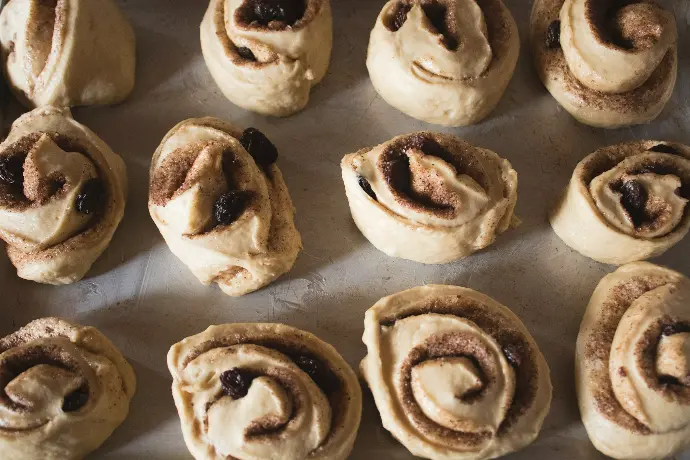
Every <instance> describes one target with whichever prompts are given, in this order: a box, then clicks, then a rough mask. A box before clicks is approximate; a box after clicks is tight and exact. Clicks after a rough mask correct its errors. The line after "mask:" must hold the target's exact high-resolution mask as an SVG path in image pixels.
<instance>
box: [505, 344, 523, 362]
mask: <svg viewBox="0 0 690 460" xmlns="http://www.w3.org/2000/svg"><path fill="white" fill-rule="evenodd" d="M503 354H504V355H505V357H506V359H507V360H508V363H510V365H511V366H513V367H514V368H518V367H520V364H522V356H520V352H519V350H518V347H516V346H515V345H506V346H505V347H503Z"/></svg>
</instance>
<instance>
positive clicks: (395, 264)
mask: <svg viewBox="0 0 690 460" xmlns="http://www.w3.org/2000/svg"><path fill="white" fill-rule="evenodd" d="M120 3H121V5H122V8H123V9H124V11H125V12H126V13H127V14H128V15H129V17H130V18H131V20H132V22H133V24H134V27H135V29H136V33H137V52H138V69H137V83H136V89H135V92H134V94H133V95H132V96H131V97H130V98H129V99H128V101H127V102H126V103H124V104H121V105H118V106H116V107H109V108H86V109H77V110H74V115H75V117H76V119H77V120H79V121H80V122H82V123H85V124H86V125H88V126H89V127H90V128H92V129H93V130H94V131H95V132H96V133H98V134H99V135H100V136H102V137H103V139H105V141H106V142H108V143H109V144H110V146H111V147H112V148H113V149H114V150H115V151H117V152H119V153H120V154H121V155H122V156H123V157H124V159H125V162H126V163H127V167H128V175H129V180H130V196H129V201H128V204H127V210H126V215H125V218H124V220H123V222H122V225H121V226H120V229H119V230H118V232H117V234H116V236H115V238H114V240H113V242H112V244H111V245H110V248H109V249H108V250H107V251H106V253H105V254H104V256H103V257H102V258H101V259H100V260H99V261H98V262H97V263H96V265H95V266H94V268H93V270H92V271H91V273H90V274H89V276H88V278H87V279H85V280H83V281H82V282H80V283H77V284H75V285H72V286H65V287H52V286H42V285H39V284H34V283H30V282H27V281H23V280H19V279H18V278H17V277H16V276H15V271H14V269H13V267H12V266H11V265H10V264H9V262H8V261H7V259H6V257H4V255H3V256H2V257H0V289H1V292H2V300H1V301H0V302H1V304H2V307H1V308H0V335H5V334H6V333H9V332H11V331H13V330H15V329H16V328H18V327H20V326H22V325H24V324H25V323H27V322H28V321H30V320H31V319H34V318H37V317H42V316H47V315H60V316H64V317H66V318H69V319H72V320H74V321H77V322H79V323H83V324H87V325H93V326H96V327H97V328H99V329H100V330H101V331H103V332H104V333H105V334H106V335H107V336H108V337H110V338H111V339H112V340H113V341H114V342H115V343H116V344H117V345H118V346H119V348H120V349H121V350H122V352H123V353H124V355H125V356H126V357H127V358H128V359H129V360H130V362H131V363H132V364H133V366H134V369H135V370H136V372H137V376H138V379H139V385H138V391H137V395H136V397H135V398H134V400H133V403H132V407H131V413H130V416H129V418H128V419H127V420H126V421H125V423H124V424H123V425H122V426H121V427H120V428H119V429H118V430H117V431H116V432H115V434H114V435H113V437H112V438H111V439H110V440H109V441H108V442H107V443H106V444H105V445H104V446H103V447H102V448H101V449H100V450H99V451H97V452H96V453H94V454H93V455H92V456H91V457H90V458H94V459H104V460H125V459H128V460H129V459H151V460H163V459H165V460H183V459H184V460H187V459H191V458H192V457H191V456H190V455H189V454H188V453H187V449H186V448H185V446H184V442H183V440H182V434H181V431H180V428H179V422H178V418H177V413H176V411H175V408H174V405H173V400H172V397H171V394H170V384H171V378H170V376H169V373H168V370H167V368H166V362H165V356H166V353H167V351H168V348H169V347H170V345H172V344H173V343H174V342H176V341H178V340H180V339H182V338H184V337H186V336H188V335H191V334H195V333H197V332H200V331H202V330H203V329H205V328H206V327H207V326H208V325H210V324H216V323H225V322H238V321H273V322H283V323H287V324H290V325H293V326H296V327H300V328H303V329H306V330H308V331H311V332H314V333H315V334H317V335H318V336H319V337H321V338H322V339H324V340H326V341H328V342H330V343H332V344H333V345H334V346H335V347H336V348H337V349H338V350H339V351H340V352H341V353H342V354H343V355H344V356H345V358H346V359H347V360H348V361H349V362H350V364H352V366H357V365H358V362H359V360H360V359H361V358H362V357H363V356H364V354H365V348H364V346H363V345H362V343H361V335H362V332H363V317H364V316H363V315H364V311H365V310H366V309H367V308H369V307H370V306H371V305H372V304H373V303H374V302H375V301H376V300H378V299H379V298H381V297H382V296H385V295H388V294H392V293H394V292H397V291H400V290H403V289H407V288H411V287H414V286H417V285H421V284H425V283H447V284H457V285H461V286H467V287H470V288H473V289H476V290H479V291H482V292H484V293H486V294H488V295H490V296H492V297H494V298H495V299H497V300H498V301H500V302H501V303H503V304H504V305H507V306H508V307H510V308H511V309H512V310H513V311H514V312H515V313H516V314H517V315H518V316H520V317H521V318H522V320H523V321H524V322H525V324H526V325H527V327H528V328H529V330H530V331H531V332H532V334H533V335H534V337H535V338H536V340H537V342H538V343H539V345H540V347H541V349H542V351H543V352H544V354H545V355H546V358H547V360H548V362H549V365H550V367H551V372H552V374H551V375H552V380H553V385H554V400H553V403H552V406H551V412H550V414H549V416H548V418H547V419H546V423H545V426H544V429H543V431H542V433H541V436H540V437H539V439H538V440H537V441H536V442H535V443H534V444H532V445H531V446H530V447H529V448H527V449H525V450H523V451H521V452H519V453H516V454H514V455H512V456H510V457H509V458H511V459H530V460H533V459H553V458H559V459H598V458H604V457H603V456H602V455H600V454H598V453H597V452H596V450H595V449H594V448H593V447H592V445H591V444H590V442H589V441H588V439H587V436H586V434H585V431H584V428H583V426H582V424H581V422H580V419H579V414H578V409H577V404H576V399H575V387H574V382H573V380H574V377H573V363H574V357H573V353H574V345H575V339H576V337H577V332H578V328H579V324H580V320H581V316H582V314H583V312H584V309H585V307H586V304H587V301H588V299H589V296H590V295H591V293H592V290H593V289H594V287H595V286H596V284H597V282H598V281H599V280H600V279H601V277H602V276H603V275H605V274H606V273H608V272H610V271H612V270H613V267H611V266H607V265H603V264H599V263H596V262H594V261H591V260H589V259H586V258H584V257H582V256H580V255H578V254H577V253H575V252H574V251H572V250H570V249H569V248H568V247H567V246H565V245H564V244H563V243H562V242H561V241H560V240H559V239H558V238H557V237H556V235H555V234H554V233H553V232H552V231H551V229H550V227H549V225H548V222H547V220H546V213H547V210H548V208H549V207H550V206H551V205H552V204H553V202H554V200H555V199H556V196H557V194H558V193H559V192H560V190H561V189H562V187H564V186H565V184H566V183H567V181H568V179H569V177H570V175H571V173H572V170H573V168H574V167H575V165H576V164H577V162H578V161H579V160H580V159H581V158H582V157H584V156H585V155H586V154H588V153H590V152H591V151H592V150H594V149H596V148H597V147H600V146H604V145H608V144H613V143H616V142H622V141H626V140H632V139H639V138H655V139H664V140H675V141H680V142H684V143H686V144H690V132H688V130H687V125H688V122H689V121H690V104H689V101H690V84H689V79H688V75H690V46H688V43H689V40H690V30H689V29H690V27H689V23H690V6H689V2H688V1H687V0H674V1H669V2H667V4H668V5H669V6H670V7H672V8H673V9H674V10H675V13H676V17H677V20H678V27H679V32H680V42H681V45H680V46H679V48H680V49H679V53H680V76H679V79H678V85H677V87H676V90H675V93H674V96H673V99H672V101H671V102H670V103H669V104H668V106H667V109H666V110H665V111H664V113H663V114H662V115H661V116H660V118H659V119H658V120H657V121H655V122H654V123H652V124H650V125H647V126H641V127H636V128H626V129H620V130H616V131H606V130H601V129H594V128H589V127H586V126H583V125H580V124H578V123H577V122H575V121H574V120H573V119H572V118H571V117H570V116H569V115H568V114H567V113H566V112H565V111H563V110H562V109H561V108H559V107H558V105H557V104H556V102H555V101H554V99H553V98H552V97H551V96H550V95H549V94H548V93H547V92H546V90H545V89H544V88H543V87H542V85H541V83H540V82H539V80H538V78H537V76H536V74H535V72H534V71H533V69H532V63H531V56H530V53H529V47H528V43H527V38H528V33H529V27H528V23H529V11H530V8H531V2H527V1H525V0H507V1H506V3H507V5H508V6H509V8H510V9H511V11H512V12H513V14H514V16H515V18H516V20H517V21H518V24H519V28H520V34H521V38H522V52H521V56H520V61H519V64H518V68H517V71H516V73H515V76H514V77H513V80H512V82H511V84H510V86H509V87H508V90H507V92H506V94H505V96H504V98H503V100H502V102H501V104H500V105H499V107H498V109H497V110H496V111H495V113H494V114H493V115H492V116H491V118H490V119H489V120H488V121H485V122H484V123H481V124H480V125H477V126H474V127H469V128H460V129H442V128H441V129H439V128H436V127H433V126H431V125H428V124H425V123H422V122H419V121H416V120H413V119H411V118H409V117H407V116H406V115H403V114H402V113H400V112H398V111H396V110H395V109H393V108H391V107H389V106H388V105H387V104H386V103H385V102H384V101H382V100H381V99H380V98H379V97H377V95H376V92H375V91H374V89H373V87H372V86H371V84H370V82H369V79H368V76H367V71H366V67H365V56H366V47H367V42H368V37H369V31H370V29H371V27H372V25H373V23H374V21H375V19H376V16H377V14H378V12H379V10H380V8H381V6H382V5H383V3H384V2H383V0H333V7H334V12H333V14H334V19H335V45H334V52H333V59H332V63H331V67H330V70H329V74H328V76H327V77H326V78H325V79H324V81H323V83H322V84H321V85H320V86H318V87H317V88H315V90H314V92H313V93H312V100H311V102H310V104H309V106H308V108H307V109H306V110H305V111H304V112H302V113H300V114H297V115H295V116H292V117H290V118H286V119H273V118H264V117H261V116H258V115H254V114H252V113H249V112H246V111H243V110H241V109H239V108H237V107H235V106H233V105H232V104H231V103H230V102H228V101H226V100H225V98H223V96H222V95H221V93H220V91H219V90H218V89H217V87H216V85H215V84H214V82H213V80H212V79H211V76H210V74H209V72H208V71H207V70H206V67H205V65H204V62H203V58H202V56H201V52H200V45H199V33H198V30H199V24H200V23H201V18H202V16H203V13H204V10H205V8H206V5H207V2H206V1H204V0H145V1H133V0H129V1H127V0H121V1H120ZM206 115H211V116H217V117H221V118H225V119H228V120H230V121H231V122H233V123H235V124H236V125H238V126H240V127H248V126H255V127H257V128H259V129H260V130H262V131H263V132H264V133H266V134H267V135H268V136H269V137H270V139H272V140H273V141H274V143H275V144H276V145H277V146H278V148H279V150H280V154H281V157H280V160H279V163H278V164H279V166H280V168H281V169H282V171H283V174H284V176H285V179H286V181H287V184H288V187H289V189H290V193H291V195H292V198H293V200H294V202H295V205H296V207H297V211H298V213H297V217H296V223H297V226H298V228H299V230H300V232H301V233H302V237H303V240H304V251H303V252H302V254H301V255H300V257H299V260H298V261H297V264H296V266H295V267H294V269H293V270H292V271H291V272H289V273H288V274H287V275H286V276H284V277H282V278H281V279H280V280H279V281H278V282H276V283H274V284H272V285H271V286H269V287H268V288H266V289H264V290H262V291H260V292H258V293H255V294H251V295H248V296H245V297H243V298H239V299H234V298H231V297H227V296H225V295H224V294H222V293H221V292H220V290H219V289H217V288H215V287H213V288H207V287H204V286H201V285H200V284H199V283H198V281H197V280H196V279H195V278H194V277H193V276H192V274H191V273H190V272H189V271H188V270H187V268H186V267H185V266H184V265H183V264H182V263H181V262H179V261H178V260H177V259H176V258H175V257H174V256H173V255H172V254H171V253H170V251H169V250H168V249H167V247H166V246H165V244H164V242H163V239H162V237H161V236H160V234H159V233H158V231H157V230H156V227H155V226H154V224H153V222H152V221H151V219H150V217H149V215H148V211H147V208H146V200H147V182H148V167H149V163H150V159H151V155H152V153H153V151H154V150H155V148H156V147H157V145H158V143H159V142H160V140H161V139H162V137H163V136H164V135H165V133H166V132H167V131H168V130H169V129H170V128H171V127H172V126H174V125H175V124H176V123H177V122H179V121H181V120H183V119H185V118H188V117H199V116H206ZM422 129H438V130H441V131H448V132H452V133H455V134H457V135H459V136H461V137H463V138H464V139H466V140H468V141H469V142H471V143H473V144H475V145H478V146H482V147H486V148H490V149H493V150H495V151H496V152H498V153H499V154H500V155H501V156H503V157H505V158H507V159H509V160H510V161H511V162H512V164H513V167H514V168H515V169H516V170H517V171H518V174H519V199H518V204H517V213H518V215H519V216H520V218H521V219H522V220H523V224H522V226H521V227H519V228H518V229H516V230H513V231H510V232H509V233H506V234H504V235H503V236H502V237H500V238H499V240H498V241H497V243H496V244H494V245H493V246H491V247H489V248H488V249H486V250H484V251H482V252H479V253H477V254H475V255H473V256H471V257H469V258H468V259H466V260H463V261H460V262H457V263H453V264H449V265H442V266H424V265H421V264H417V263H414V262H408V261H403V260H396V259H392V258H389V257H387V256H386V255H384V254H383V253H381V252H378V251H377V250H376V249H374V248H373V247H372V246H371V245H370V244H369V243H368V241H367V240H366V239H365V238H364V237H363V236H362V235H361V234H360V233H359V232H358V230H357V229H356V227H355V226H354V224H353V223H352V221H351V218H350V213H349V210H348V206H347V201H346V198H345V194H344V190H343V186H342V182H341V179H340V167H339V162H340V159H341V158H342V156H343V155H344V154H346V153H350V152H353V151H356V150H358V149H360V148H362V147H364V146H369V145H375V144H378V143H380V142H383V141H386V140H388V139H389V138H391V137H393V136H395V135H398V134H402V133H406V132H411V131H416V130H422ZM689 255H690V238H686V239H685V240H684V241H683V242H681V243H680V244H678V245H677V246H676V247H675V248H674V249H672V250H671V251H669V253H667V254H666V255H664V256H662V257H660V258H658V259H656V260H655V262H657V263H660V264H663V265H667V266H670V267H672V268H674V269H676V270H680V271H681V272H683V273H685V274H686V275H690V257H688V256H689ZM352 458H354V459H363V460H368V459H372V460H373V459H381V458H386V459H410V458H412V456H411V455H410V454H409V453H407V451H406V450H405V449H404V448H403V447H402V446H401V445H399V444H398V443H397V442H395V441H394V440H393V438H392V437H390V436H389V435H388V434H387V432H386V431H385V430H384V429H383V428H382V427H381V425H380V420H379V417H378V413H377V411H376V408H375V406H374V404H373V400H372V398H371V396H370V395H369V394H368V392H366V391H365V398H364V413H363V420H362V425H361V428H360V432H359V437H358V440H357V444H356V446H355V449H354V452H353V454H352ZM678 458H685V459H690V454H688V455H686V456H684V457H678Z"/></svg>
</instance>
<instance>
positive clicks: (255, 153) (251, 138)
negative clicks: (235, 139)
mask: <svg viewBox="0 0 690 460" xmlns="http://www.w3.org/2000/svg"><path fill="white" fill-rule="evenodd" d="M240 144H242V147H244V148H245V149H246V150H247V152H249V154H250V155H251V156H252V158H254V161H256V164H258V165H259V166H268V165H271V164H273V163H275V162H276V161H277V160H278V149H277V148H276V146H275V145H273V143H272V142H271V141H270V140H269V139H268V138H267V137H266V136H265V135H264V133H262V132H261V131H259V130H258V129H256V128H247V129H245V130H244V132H243V133H242V137H240Z"/></svg>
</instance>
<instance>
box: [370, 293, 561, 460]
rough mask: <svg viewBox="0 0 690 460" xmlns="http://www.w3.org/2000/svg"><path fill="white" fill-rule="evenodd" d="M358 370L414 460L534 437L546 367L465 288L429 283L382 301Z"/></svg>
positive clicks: (544, 400)
mask: <svg viewBox="0 0 690 460" xmlns="http://www.w3.org/2000/svg"><path fill="white" fill-rule="evenodd" d="M363 340H364V343H365V345H366V346H367V350H368V354H367V356H366V357H365V358H364V360H363V361H362V364H361V370H362V374H363V375H364V378H365V379H366V381H367V383H368V384H369V387H370V388H371V391H372V393H373V395H374V400H375V401H376V406H377V407H378V410H379V412H380V414H381V419H382V421H383V426H384V427H385V428H386V429H387V430H388V431H390V432H391V433H392V434H393V436H394V437H395V438H396V439H398V440H399V441H400V442H401V443H402V444H403V445H405V447H406V448H407V449H408V450H409V451H410V452H411V453H412V454H413V455H416V456H418V457H424V458H430V459H448V460H450V459H457V458H463V459H468V460H469V459H472V460H476V459H488V458H495V457H499V456H501V455H505V454H508V453H510V452H513V451H516V450H518V449H521V448H523V447H525V446H527V445H528V444H530V443H531V442H532V441H533V440H534V439H535V438H536V437H537V435H538V434H539V431H540V430H541V426H542V423H543V421H544V417H546V414H547V412H548V410H549V406H550V403H551V379H550V377H549V368H548V366H547V364H546V361H545V360H544V357H543V356H542V354H541V352H540V351H539V348H538V347H537V344H536V343H535V342H534V339H532V337H531V336H530V334H529V332H528V331H527V329H526V328H525V326H524V325H523V324H522V323H521V322H520V320H519V319H518V318H517V317H516V316H515V315H514V314H513V313H512V312H511V311H510V310H508V309H507V308H506V307H504V306H503V305H501V304H499V303H498V302H496V301H495V300H493V299H491V298H489V297H487V296H485V295H483V294H480V293H479V292H476V291H473V290H471V289H466V288H461V287H456V286H441V285H429V286H424V287H418V288H414V289H409V290H407V291H403V292H400V293H397V294H394V295H391V296H388V297H384V298H383V299H381V300H379V301H378V302H377V303H376V304H375V305H374V306H373V307H371V308H370V309H369V310H368V311H367V313H366V316H365V319H364V338H363Z"/></svg>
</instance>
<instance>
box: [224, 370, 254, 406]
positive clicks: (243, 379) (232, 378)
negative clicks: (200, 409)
mask: <svg viewBox="0 0 690 460" xmlns="http://www.w3.org/2000/svg"><path fill="white" fill-rule="evenodd" d="M253 380H254V375H252V373H251V372H249V371H246V370H244V369H240V368H239V367H233V368H232V369H230V370H229V371H225V372H223V373H222V374H220V385H221V387H222V388H223V392H224V393H225V394H226V395H228V396H230V397H231V398H232V399H240V398H244V397H245V396H247V393H249V387H250V386H251V385H252V381H253Z"/></svg>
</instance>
